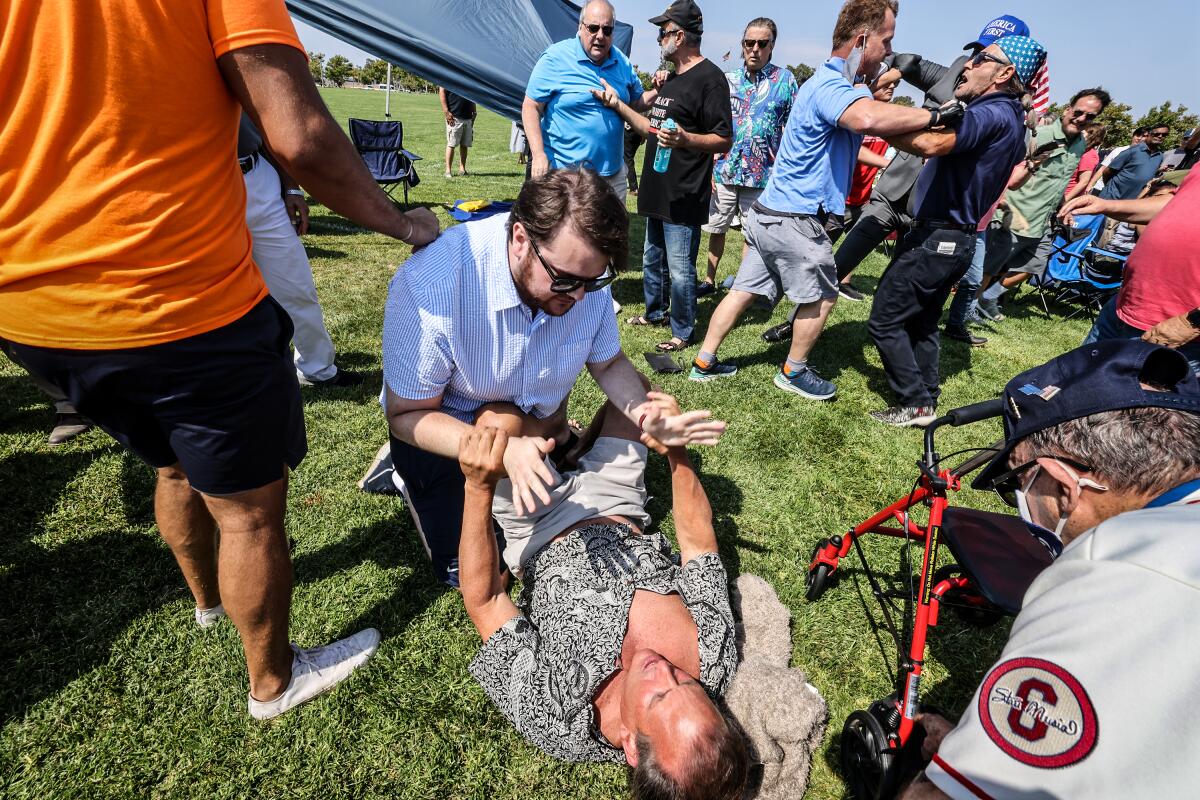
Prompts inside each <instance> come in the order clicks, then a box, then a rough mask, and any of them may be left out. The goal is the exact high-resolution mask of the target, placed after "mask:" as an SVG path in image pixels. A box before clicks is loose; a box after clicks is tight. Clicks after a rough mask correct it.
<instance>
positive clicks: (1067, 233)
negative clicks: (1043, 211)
mask: <svg viewBox="0 0 1200 800" xmlns="http://www.w3.org/2000/svg"><path fill="white" fill-rule="evenodd" d="M1076 226H1077V227H1074V228H1072V227H1069V226H1067V225H1065V224H1063V223H1061V222H1058V221H1057V220H1056V221H1055V222H1054V227H1053V232H1054V234H1055V236H1054V241H1053V244H1052V250H1051V252H1050V258H1049V261H1048V262H1047V264H1046V273H1045V275H1043V276H1041V277H1040V278H1035V279H1034V281H1033V282H1032V284H1033V286H1034V288H1035V289H1036V290H1037V292H1038V297H1039V299H1040V300H1041V301H1042V308H1043V309H1044V310H1045V312H1046V315H1047V316H1049V315H1050V302H1048V301H1052V302H1058V303H1064V304H1067V305H1074V306H1076V308H1075V310H1074V311H1072V312H1071V313H1070V314H1068V315H1067V316H1066V319H1071V318H1072V317H1074V316H1076V315H1078V314H1081V313H1084V314H1087V315H1088V318H1089V319H1091V320H1093V321H1094V320H1095V319H1096V314H1098V313H1099V312H1100V309H1101V308H1103V307H1104V304H1105V303H1106V302H1107V301H1108V299H1109V298H1110V297H1112V295H1113V294H1114V293H1115V292H1116V291H1117V289H1119V288H1120V287H1121V273H1122V272H1123V270H1124V266H1125V259H1126V255H1125V254H1122V253H1117V252H1115V251H1112V250H1106V249H1104V248H1101V247H1097V246H1095V244H1094V242H1095V241H1096V240H1097V238H1098V237H1099V235H1100V232H1101V231H1102V230H1103V228H1104V218H1103V217H1087V218H1080V219H1077V220H1076Z"/></svg>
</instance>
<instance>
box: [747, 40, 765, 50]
mask: <svg viewBox="0 0 1200 800" xmlns="http://www.w3.org/2000/svg"><path fill="white" fill-rule="evenodd" d="M770 44H771V40H770V39H742V47H744V48H746V49H747V50H753V49H754V46H755V45H758V49H759V50H766V49H767V47H769V46H770Z"/></svg>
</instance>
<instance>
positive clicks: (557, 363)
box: [383, 214, 621, 422]
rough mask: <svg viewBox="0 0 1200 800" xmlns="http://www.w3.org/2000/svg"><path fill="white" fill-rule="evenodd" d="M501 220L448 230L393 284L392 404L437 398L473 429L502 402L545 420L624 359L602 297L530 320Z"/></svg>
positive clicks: (389, 325)
mask: <svg viewBox="0 0 1200 800" xmlns="http://www.w3.org/2000/svg"><path fill="white" fill-rule="evenodd" d="M507 219H508V217H507V215H503V214H498V215H496V216H493V217H489V218H487V219H483V220H480V221H478V222H468V223H464V224H462V225H457V226H455V227H453V228H450V229H448V230H446V231H445V232H444V233H442V235H441V236H439V237H438V238H437V240H435V241H434V242H433V243H432V244H430V245H429V246H428V247H426V248H425V249H423V250H421V251H420V252H418V253H416V254H414V255H413V257H412V258H410V259H409V260H408V261H406V262H405V263H404V264H403V265H402V266H401V267H400V269H398V270H397V271H396V274H395V276H394V277H393V278H392V283H391V286H390V287H389V289H388V299H387V308H386V310H385V313H384V318H383V376H384V380H385V381H386V382H387V385H388V388H390V389H391V390H392V392H393V393H394V394H395V395H397V396H398V397H403V398H405V399H409V400H426V399H428V398H431V397H437V396H439V395H441V397H442V410H443V411H445V412H446V413H447V414H450V415H451V416H454V417H457V418H458V419H461V420H463V421H464V422H470V421H471V420H472V417H473V416H474V413H475V411H476V410H478V408H479V407H480V406H482V405H484V404H486V403H492V402H497V401H505V402H509V403H513V404H515V405H517V406H518V407H520V408H521V409H522V410H523V411H525V412H527V413H532V414H533V415H534V416H537V417H547V416H549V415H550V414H553V413H554V411H555V410H556V409H557V408H558V407H559V406H560V405H561V404H562V401H563V400H564V399H565V398H566V396H567V394H568V393H569V392H570V391H571V387H572V386H574V385H575V381H576V379H577V378H578V377H579V373H580V371H582V369H583V367H584V365H585V364H588V363H597V362H602V361H607V360H609V359H610V358H613V357H614V356H616V355H617V353H619V352H620V350H621V343H620V339H619V337H618V334H617V324H616V318H615V317H614V315H613V305H612V294H611V293H610V292H609V290H608V289H607V288H605V289H602V290H601V291H598V292H590V293H588V294H585V295H584V296H583V299H582V300H580V301H579V302H577V303H576V304H575V305H574V307H572V308H571V310H570V311H568V312H567V313H566V314H564V315H562V316H561V317H552V316H550V315H549V314H546V313H545V312H543V311H538V312H537V313H536V314H534V313H532V312H531V311H530V309H529V307H528V306H526V305H525V304H524V303H523V302H521V298H520V296H519V295H518V294H517V288H516V286H515V285H514V284H513V279H512V274H511V273H510V272H509V267H508V236H507V233H506V231H505V222H506V221H507Z"/></svg>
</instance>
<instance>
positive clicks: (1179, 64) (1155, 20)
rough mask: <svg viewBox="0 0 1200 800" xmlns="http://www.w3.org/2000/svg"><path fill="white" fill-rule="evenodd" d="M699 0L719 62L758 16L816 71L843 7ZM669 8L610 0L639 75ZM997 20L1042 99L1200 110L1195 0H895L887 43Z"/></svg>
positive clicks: (960, 38)
mask: <svg viewBox="0 0 1200 800" xmlns="http://www.w3.org/2000/svg"><path fill="white" fill-rule="evenodd" d="M488 1H489V0H482V2H488ZM578 1H579V0H576V2H578ZM699 1H700V7H701V8H702V9H703V11H704V26H705V34H704V45H703V51H704V54H705V55H706V56H708V57H709V58H711V59H712V60H713V61H715V62H717V63H718V64H721V63H722V62H721V56H723V55H724V54H725V52H726V51H732V55H731V57H730V61H729V62H728V63H731V64H732V63H736V61H737V59H738V58H739V53H740V50H739V48H738V41H739V39H740V37H741V33H742V29H743V28H744V26H745V24H746V22H748V21H749V20H750V19H751V18H753V17H755V16H758V15H760V14H763V15H766V16H769V17H772V18H773V19H774V20H775V22H776V24H777V25H778V26H779V43H778V45H777V46H776V48H775V57H774V60H775V62H776V63H779V64H795V63H797V62H800V61H803V62H805V63H807V64H810V65H812V66H816V65H817V64H819V63H820V62H822V61H824V60H825V59H826V58H827V57H828V56H829V49H830V42H829V37H830V34H831V33H832V31H833V24H834V20H835V19H836V18H837V12H838V9H839V8H841V0H798V1H797V0H793V1H792V2H789V0H772V2H764V1H763V0H751V2H732V1H731V0H720V1H718V0H699ZM667 3H668V0H613V4H614V5H615V6H616V8H617V18H618V19H620V20H622V21H624V22H629V23H630V24H632V25H633V26H634V38H633V56H632V60H633V62H634V63H635V64H638V65H639V66H641V67H642V68H643V69H647V70H649V69H652V68H653V67H654V66H656V65H657V63H658V46H657V44H656V43H655V40H654V34H655V32H656V29H655V28H654V27H653V26H652V25H650V24H649V23H647V22H646V20H647V19H649V18H650V17H652V16H654V15H656V14H660V13H662V10H663V8H664V7H666V5H667ZM1001 14H1013V15H1015V16H1018V17H1020V18H1021V19H1023V20H1025V22H1026V23H1028V24H1029V27H1030V29H1031V30H1032V32H1033V36H1034V38H1036V39H1038V40H1039V41H1041V42H1042V43H1043V44H1044V45H1045V46H1046V48H1047V50H1049V51H1050V62H1049V63H1050V94H1051V99H1052V100H1054V101H1055V102H1062V101H1064V100H1066V99H1067V98H1069V97H1070V95H1071V94H1073V93H1074V92H1075V91H1076V90H1077V89H1081V88H1084V87H1086V86H1094V85H1096V84H1100V85H1102V86H1104V87H1105V88H1107V89H1108V90H1109V91H1110V92H1112V95H1113V97H1114V98H1115V99H1117V100H1119V101H1121V102H1124V103H1129V104H1130V105H1131V106H1133V109H1134V116H1135V117H1136V116H1137V115H1140V114H1141V113H1142V112H1144V111H1145V110H1146V109H1148V108H1149V107H1150V106H1152V105H1157V104H1158V103H1160V102H1162V101H1164V100H1171V101H1173V102H1175V103H1177V104H1178V103H1183V104H1184V105H1186V106H1188V107H1189V108H1190V109H1191V110H1192V111H1200V48H1198V47H1197V42H1196V34H1197V31H1200V2H1197V1H1196V0H1162V2H1146V3H1138V2H1118V0H1093V2H1090V3H1086V2H1084V3H1080V2H1062V0H1005V2H991V1H990V0H989V2H984V3H981V2H976V1H975V0H971V2H948V0H902V2H901V4H900V18H899V20H898V22H897V26H896V39H895V43H894V47H895V49H896V50H897V51H898V52H913V53H920V54H921V55H923V56H926V57H928V58H931V59H933V60H935V61H937V62H939V63H942V64H946V63H949V62H950V61H951V60H952V59H953V58H954V57H955V56H957V55H958V54H959V53H960V52H961V48H962V46H963V45H964V44H966V43H967V42H969V41H972V40H974V38H975V37H976V36H977V35H978V34H979V30H980V29H981V28H982V27H983V26H984V24H986V23H987V22H988V21H989V20H991V19H992V18H993V17H996V16H999V15H1001ZM297 30H298V31H299V33H300V38H301V40H302V41H303V42H304V44H305V46H306V47H307V48H308V49H310V50H320V51H323V52H324V53H325V54H326V55H333V54H334V53H341V54H342V55H345V56H347V57H348V58H350V60H351V61H353V62H354V63H355V64H361V63H362V62H363V60H364V59H365V58H366V54H364V53H363V52H362V51H360V50H357V49H355V48H353V47H350V46H349V45H346V44H343V43H342V42H339V41H337V40H336V39H333V38H332V37H330V36H328V35H327V34H324V33H321V32H320V31H317V30H315V29H313V28H311V27H309V26H307V25H304V24H303V23H300V22H297ZM903 87H904V85H903V84H901V93H905V92H904V90H903ZM907 93H909V94H915V91H914V90H911V89H910V90H909V92H907Z"/></svg>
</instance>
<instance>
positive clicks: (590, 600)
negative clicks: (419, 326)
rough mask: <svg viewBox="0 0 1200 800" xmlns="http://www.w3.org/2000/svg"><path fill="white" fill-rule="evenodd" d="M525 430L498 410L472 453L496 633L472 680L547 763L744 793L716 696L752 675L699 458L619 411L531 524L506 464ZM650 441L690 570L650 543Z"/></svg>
mask: <svg viewBox="0 0 1200 800" xmlns="http://www.w3.org/2000/svg"><path fill="white" fill-rule="evenodd" d="M648 397H649V399H650V400H651V401H652V403H653V406H652V408H651V410H650V411H648V412H647V416H664V417H665V416H672V415H678V414H679V413H680V412H679V407H678V405H677V404H676V403H675V401H674V400H673V399H672V398H670V397H668V396H666V395H662V394H658V393H654V392H651V393H650V394H649V395H648ZM691 413H693V414H706V413H707V412H691ZM522 424H523V420H522V416H521V415H520V413H519V412H517V410H516V409H515V408H514V407H511V406H502V405H499V404H496V405H492V406H488V407H485V409H484V410H483V411H482V412H481V414H480V415H479V416H478V418H477V421H476V427H475V428H474V429H473V430H472V431H471V432H470V433H469V434H468V435H466V436H464V437H463V438H462V440H461V443H460V446H459V463H460V464H461V466H462V471H463V474H464V475H465V476H466V490H465V491H466V497H465V502H464V509H463V527H462V537H461V539H460V541H459V581H460V586H461V588H462V596H463V602H464V603H465V604H466V608H467V613H468V614H470V616H471V621H472V622H474V623H475V627H476V628H477V629H478V631H479V634H480V636H482V637H483V639H484V645H483V647H482V649H480V651H479V653H478V654H477V655H476V656H475V658H474V660H473V661H472V662H471V667H470V669H471V674H472V675H473V676H475V679H476V680H478V681H479V683H480V685H481V686H483V689H484V691H485V692H487V694H488V696H489V697H490V698H491V699H492V701H493V702H494V703H495V704H496V706H497V707H498V708H499V709H500V711H501V713H503V714H504V716H505V717H507V718H508V719H509V721H511V722H512V723H513V724H514V725H516V726H517V729H518V730H520V732H521V733H522V734H523V735H524V736H525V738H526V739H528V740H529V741H530V742H532V743H533V744H535V745H537V746H538V747H539V748H541V749H542V750H543V751H545V752H546V753H548V754H550V755H552V756H555V757H557V758H561V759H564V760H567V761H614V762H617V763H627V764H628V765H629V766H630V767H632V768H633V769H632V771H631V772H630V776H629V783H630V788H631V790H632V792H633V795H634V796H635V797H659V796H669V797H679V798H685V797H686V798H733V797H739V796H740V795H741V791H742V787H743V785H744V784H745V780H746V773H747V770H748V756H747V753H746V747H745V744H744V743H743V742H742V739H741V736H740V734H739V733H738V732H737V731H736V730H735V729H734V727H733V726H732V725H730V723H729V722H727V721H726V719H725V718H724V717H723V716H722V714H721V712H720V711H719V710H718V709H717V707H716V705H715V704H714V702H713V699H712V698H713V697H719V696H721V695H722V694H723V693H724V691H725V689H726V687H727V686H728V685H729V682H730V680H731V679H732V678H733V673H734V670H735V668H736V665H737V652H736V649H735V647H734V623H733V614H732V612H731V611H730V606H729V588H728V579H727V576H726V574H725V568H724V566H722V564H721V560H720V558H719V557H718V556H717V538H716V534H715V533H714V532H713V527H712V509H711V507H710V506H709V503H708V498H707V496H706V495H705V494H704V489H703V487H701V485H700V481H699V479H698V478H697V476H696V471H695V469H694V468H693V466H692V463H691V461H690V460H689V458H688V455H687V451H686V450H685V449H684V448H682V447H678V448H667V447H664V446H662V445H661V444H660V443H659V442H657V441H656V440H654V439H653V438H651V437H649V436H648V435H646V434H644V433H641V432H640V431H639V430H638V426H636V425H634V424H633V423H632V422H631V421H630V420H629V419H628V418H627V417H626V416H625V415H624V414H621V413H620V412H619V411H616V410H615V408H610V406H609V404H607V403H606V404H605V406H604V407H603V408H602V409H601V410H600V413H599V414H598V415H597V417H596V419H595V420H594V421H593V423H592V426H591V427H590V428H589V429H588V431H587V433H586V434H585V435H584V437H583V438H582V440H581V442H580V446H579V448H578V449H577V450H576V452H577V453H581V455H579V456H578V462H577V463H578V467H577V469H575V470H573V471H569V472H566V473H564V474H558V473H555V478H556V479H557V481H558V482H557V484H556V485H555V487H554V489H553V490H552V491H551V499H550V502H549V503H544V502H541V501H539V503H538V506H537V508H536V509H535V510H534V511H533V513H531V514H528V515H518V514H517V513H516V510H515V507H514V505H513V502H512V485H511V482H510V481H509V480H508V479H507V478H504V477H503V476H504V460H503V456H504V447H505V444H506V442H507V440H508V437H509V436H516V435H520V433H521V427H522ZM642 427H646V425H645V420H644V421H643V425H642ZM639 439H640V440H641V443H639ZM647 447H653V448H654V449H655V450H656V451H658V452H659V453H662V454H664V455H666V457H667V460H668V462H669V464H670V468H671V483H672V491H673V494H674V509H673V510H674V514H675V530H676V534H677V536H678V538H679V549H680V558H679V561H678V562H677V560H676V558H675V557H674V554H673V553H672V552H671V546H670V544H669V543H668V541H667V539H666V538H665V537H664V536H663V535H662V534H659V533H654V534H644V533H643V529H644V528H645V526H646V524H647V523H649V521H650V518H649V516H648V515H647V514H646V510H645V506H646V500H647V495H646V487H645V480H644V476H645V470H646V458H647ZM547 466H549V464H548V465H547ZM493 515H494V516H495V517H496V519H497V520H498V521H499V523H500V526H501V527H502V528H503V529H504V533H505V542H506V544H505V550H504V558H505V562H506V564H507V566H508V567H509V569H511V570H512V572H513V573H514V574H516V575H519V576H521V578H522V580H523V583H524V586H523V588H522V591H521V594H520V597H519V598H518V604H517V605H514V604H513V602H512V601H511V600H510V599H509V596H508V593H507V592H506V591H505V588H504V583H503V582H502V580H501V576H500V575H501V573H500V564H499V552H498V548H497V544H496V537H495V535H494V533H493V530H492V517H493ZM679 562H681V563H682V566H679V565H678V563H679Z"/></svg>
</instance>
